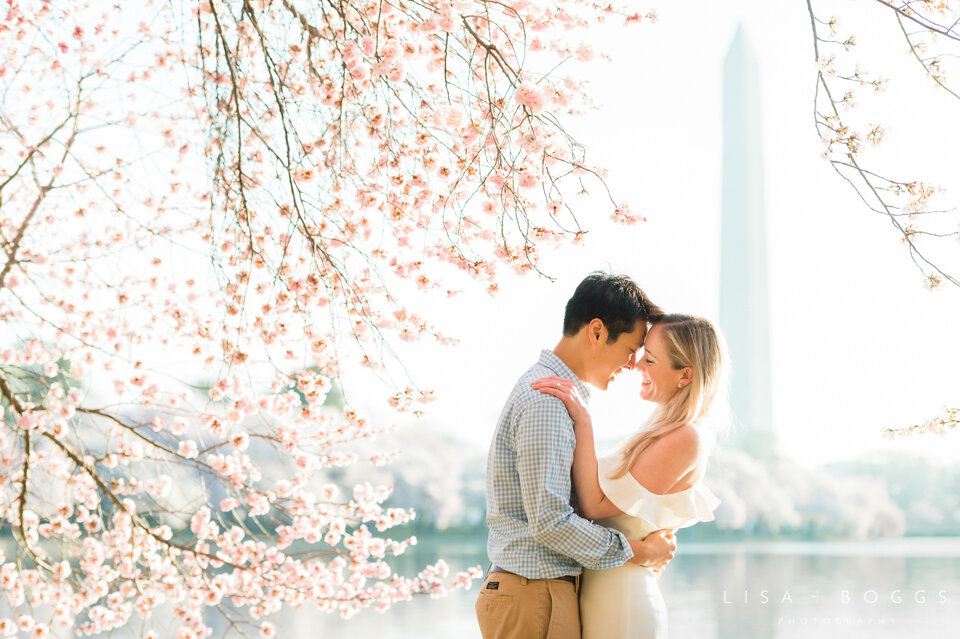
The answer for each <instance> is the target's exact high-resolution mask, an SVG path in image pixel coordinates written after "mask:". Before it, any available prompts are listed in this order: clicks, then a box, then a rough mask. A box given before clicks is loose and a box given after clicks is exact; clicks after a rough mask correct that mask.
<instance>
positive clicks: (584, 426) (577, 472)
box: [531, 377, 623, 519]
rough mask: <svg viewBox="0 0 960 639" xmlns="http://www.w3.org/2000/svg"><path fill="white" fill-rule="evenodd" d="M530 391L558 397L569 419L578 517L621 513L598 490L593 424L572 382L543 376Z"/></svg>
mask: <svg viewBox="0 0 960 639" xmlns="http://www.w3.org/2000/svg"><path fill="white" fill-rule="evenodd" d="M531 387H532V388H533V389H534V390H538V391H540V392H541V393H546V394H548V395H553V396H554V397H557V398H559V399H560V400H561V401H562V402H563V405H564V406H566V408H567V412H568V413H569V414H570V418H571V419H572V420H573V432H574V435H575V436H576V438H577V445H576V448H575V449H574V452H573V488H574V490H575V491H576V493H577V503H578V505H579V507H580V514H581V515H582V516H583V517H585V518H586V519H603V518H605V517H612V516H614V515H619V514H622V513H623V511H622V510H620V509H619V508H617V507H616V506H615V505H614V504H613V502H611V501H610V500H609V499H607V498H606V495H604V494H603V489H601V488H600V480H599V475H598V468H597V451H596V447H595V444H594V438H593V421H592V420H591V419H590V413H589V412H588V411H587V406H586V404H585V403H584V401H583V398H582V397H581V396H580V393H579V391H577V387H576V385H574V383H573V380H570V379H567V378H565V377H544V378H542V379H538V380H537V381H535V382H533V383H532V384H531Z"/></svg>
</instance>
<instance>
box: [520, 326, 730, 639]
mask: <svg viewBox="0 0 960 639" xmlns="http://www.w3.org/2000/svg"><path fill="white" fill-rule="evenodd" d="M643 351H644V352H643V357H642V358H641V359H640V360H639V361H637V362H636V363H635V364H633V365H632V366H631V367H632V368H634V369H635V370H639V371H640V373H641V375H642V376H643V380H642V390H641V391H640V397H641V398H643V399H645V400H648V401H651V402H655V403H656V404H657V409H656V410H655V411H654V413H653V415H652V416H651V417H650V419H649V420H648V421H647V423H646V425H645V427H644V428H643V429H641V430H640V432H638V433H637V434H636V435H634V436H633V437H632V438H631V439H629V440H628V441H627V443H626V444H625V445H624V446H622V447H620V448H619V449H618V450H617V451H616V452H615V453H613V454H612V455H609V456H607V457H601V458H600V459H597V456H596V452H595V449H594V438H593V425H592V423H591V420H590V414H589V413H588V412H587V409H586V406H585V405H584V403H583V400H582V398H581V397H580V395H579V393H578V392H577V389H576V387H575V386H574V384H573V382H572V380H569V379H564V378H562V377H545V378H543V379H539V380H537V381H536V382H534V383H533V388H535V389H537V390H539V391H541V392H543V393H547V394H549V395H553V396H555V397H558V398H560V399H561V400H563V403H564V405H565V406H566V408H567V411H568V412H569V413H570V417H571V418H572V419H573V422H574V432H575V434H576V438H577V444H576V449H575V452H574V460H573V485H574V489H575V490H576V493H577V500H578V502H579V507H580V513H581V514H582V515H583V516H584V517H586V518H588V519H595V520H599V521H598V523H600V524H602V525H604V526H607V527H609V528H614V529H617V530H619V531H621V532H622V533H624V535H626V536H627V538H629V539H642V538H644V537H646V536H647V535H649V534H650V533H652V532H654V531H656V530H662V529H677V528H683V527H686V526H691V525H693V524H695V523H697V522H698V521H711V520H713V510H714V509H715V508H716V506H717V504H719V503H720V502H719V500H718V499H717V498H716V497H715V496H714V495H713V494H712V493H711V492H710V491H709V490H707V489H706V488H705V487H702V486H700V485H699V482H700V480H701V478H702V477H703V474H704V471H705V470H706V458H707V453H708V448H709V446H708V444H707V441H708V440H709V437H708V432H707V430H706V423H707V421H708V417H709V416H710V413H711V412H713V413H717V412H719V411H718V410H716V409H717V408H720V407H723V406H724V405H725V403H726V402H725V390H726V382H727V362H726V359H727V358H726V353H725V347H724V344H723V339H722V337H721V336H720V333H719V331H718V330H717V329H716V328H715V327H714V326H713V324H711V323H710V322H708V321H707V320H705V319H702V318H699V317H693V316H690V315H666V316H664V317H663V318H662V319H660V320H658V321H657V322H656V323H655V324H654V325H653V326H652V327H651V328H650V331H649V332H648V333H647V337H646V340H645V341H644V346H643ZM711 409H714V410H713V411H711ZM580 618H581V623H582V629H583V635H582V636H583V639H598V638H603V639H624V638H627V637H632V638H636V639H641V638H642V639H666V637H667V612H666V606H665V605H664V601H663V597H662V595H661V594H660V588H659V586H658V585H657V574H656V573H655V572H654V571H653V570H651V569H649V568H645V567H643V566H636V565H633V564H624V565H623V566H620V567H619V568H611V569H609V570H584V572H583V578H582V582H581V588H580Z"/></svg>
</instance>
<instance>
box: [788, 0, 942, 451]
mask: <svg viewBox="0 0 960 639" xmlns="http://www.w3.org/2000/svg"><path fill="white" fill-rule="evenodd" d="M820 4H821V3H817V2H815V1H814V0H807V8H808V11H809V15H810V25H811V29H812V32H813V49H814V57H815V59H816V61H817V64H818V66H819V70H818V71H817V78H816V80H817V82H816V95H815V107H814V119H815V123H816V127H817V132H818V133H819V135H820V137H821V139H822V140H823V142H824V144H825V145H826V150H825V153H824V155H825V157H826V158H827V159H828V160H829V161H830V163H831V165H832V166H833V168H834V169H835V170H836V172H837V174H838V175H839V176H840V177H841V178H842V179H844V180H846V181H847V182H848V183H849V184H850V185H851V186H852V187H853V188H854V189H856V191H857V193H858V194H859V195H860V197H861V199H862V200H863V203H864V204H865V206H866V207H867V208H868V209H869V210H871V211H872V212H874V213H878V214H881V215H884V216H886V217H887V218H888V219H889V220H890V223H891V225H892V226H893V227H894V228H895V229H896V230H897V232H898V233H899V235H900V237H901V238H902V241H903V243H904V245H905V246H906V247H907V249H908V251H909V255H910V258H911V259H912V260H913V262H914V264H915V265H916V266H917V268H918V269H919V270H920V271H921V273H922V274H923V282H924V285H925V286H926V287H927V288H929V289H931V290H934V289H938V288H941V287H943V286H944V285H946V284H948V283H949V284H953V285H955V286H960V280H958V275H957V273H956V268H957V266H958V264H957V260H956V255H957V250H956V246H957V245H956V241H957V240H960V216H958V214H957V211H958V209H957V207H956V205H952V206H951V204H950V202H949V200H948V197H949V195H950V194H949V192H948V191H946V190H945V189H944V188H943V186H940V185H934V184H931V183H929V182H927V181H925V180H923V179H922V178H921V177H919V176H915V175H914V176H910V177H906V178H903V177H897V178H892V177H887V176H888V175H890V174H891V173H890V172H889V171H891V169H889V168H887V167H886V166H885V167H884V168H877V167H876V166H875V164H877V163H878V160H877V158H876V156H874V155H871V154H869V153H868V152H867V149H868V148H869V147H872V146H876V145H878V144H880V143H881V142H882V140H883V138H884V135H885V133H886V127H885V126H884V125H883V124H877V123H876V122H877V118H878V117H879V118H881V119H882V118H884V117H890V116H891V114H890V113H887V114H885V115H884V114H883V110H882V105H879V106H878V105H872V106H873V108H871V109H868V111H867V113H864V112H863V110H862V109H859V110H858V109H856V108H855V107H856V106H857V104H858V101H859V99H860V97H861V96H860V95H859V92H863V91H867V92H869V93H879V92H880V91H882V90H884V89H885V88H886V86H887V85H888V83H889V81H888V80H887V79H886V78H883V77H881V76H879V75H876V74H874V73H871V72H870V71H869V69H870V66H869V65H870V60H869V59H867V60H862V59H860V58H857V57H856V56H855V51H856V45H857V39H856V36H855V35H844V34H843V33H841V27H840V26H839V25H840V20H838V18H836V17H833V16H831V17H830V18H823V17H821V16H820V15H819V14H818V13H817V11H816V8H817V6H819V5H820ZM864 4H866V3H864ZM872 4H874V5H875V7H876V9H877V11H875V12H873V13H871V14H870V17H871V18H872V19H874V20H876V19H877V18H878V17H879V18H885V19H887V20H889V21H891V22H892V23H893V24H895V25H896V27H897V29H896V32H897V33H899V34H901V35H902V37H903V41H902V42H899V43H894V42H891V43H890V46H900V45H903V50H904V55H906V56H908V57H909V58H910V59H911V61H912V63H913V64H914V65H915V66H914V68H915V69H916V70H917V72H918V73H921V74H923V75H925V76H926V77H928V78H929V80H930V85H931V87H932V88H934V89H935V90H937V91H939V92H942V94H943V95H946V96H949V98H950V99H958V100H960V87H958V86H956V82H955V74H956V72H957V71H958V69H957V60H958V59H960V55H958V54H960V2H956V1H954V0H898V1H890V0H873V3H872ZM876 24H877V23H876V22H874V23H872V24H867V25H864V24H859V25H858V24H845V25H844V27H843V28H846V29H851V30H853V29H856V28H861V29H873V28H875V27H876ZM844 33H846V32H844ZM861 62H863V64H865V65H867V66H865V67H861V66H860V65H861ZM894 90H896V89H894ZM918 112H922V110H921V111H918ZM917 142H918V146H919V144H920V143H922V144H923V145H929V144H934V145H936V144H938V143H942V144H948V141H947V140H938V139H936V136H931V137H930V138H927V139H923V140H918V141H917ZM924 148H925V147H924ZM919 152H920V150H919V148H918V153H919ZM912 159H913V158H911V157H904V158H899V161H898V162H896V163H895V164H894V166H895V168H894V169H892V171H894V172H903V173H906V174H908V175H909V173H910V172H911V171H914V170H915V169H914V168H913V167H912V166H911V165H912V164H913V162H912ZM944 207H947V208H944ZM958 414H960V410H958V409H957V408H955V407H944V408H943V410H942V411H940V413H939V414H938V415H936V416H934V417H931V418H929V419H926V420H923V421H921V422H918V423H915V424H910V425H907V426H896V427H887V428H884V429H882V434H883V436H885V437H888V438H898V437H903V436H907V435H913V434H920V433H935V434H941V435H942V434H945V433H947V432H951V431H954V430H956V428H957V424H958Z"/></svg>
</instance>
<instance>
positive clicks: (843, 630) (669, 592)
mask: <svg viewBox="0 0 960 639" xmlns="http://www.w3.org/2000/svg"><path fill="white" fill-rule="evenodd" d="M439 557H443V558H444V559H445V560H446V561H447V562H448V563H449V564H450V567H451V573H454V572H456V571H459V570H463V569H466V568H468V567H470V566H474V565H478V564H482V565H483V566H484V567H486V554H485V551H484V548H483V541H482V540H480V539H472V540H471V539H468V540H457V541H452V540H449V539H443V538H440V539H439V540H427V539H422V540H421V543H420V545H418V546H415V547H413V548H411V549H410V550H409V551H408V553H407V554H406V555H403V556H401V557H398V558H397V562H396V569H397V570H398V572H400V573H401V574H404V575H413V574H416V572H418V571H419V570H420V569H421V568H422V567H423V566H425V565H426V564H427V563H431V562H433V561H435V560H436V559H437V558H439ZM660 583H661V588H662V590H663V594H664V598H665V599H666V602H667V608H668V610H669V616H670V637H671V638H672V639H689V638H694V637H695V638H696V639H731V638H736V639H814V638H817V639H819V638H821V637H823V638H831V639H832V638H838V639H867V638H870V639H892V638H904V639H906V638H910V639H914V638H916V637H921V638H922V639H939V638H941V637H943V638H946V637H951V638H953V637H956V636H957V635H958V629H960V538H940V539H936V538H934V539H913V540H911V539H896V540H884V541H877V542H845V543H798V542H754V543H724V544H718V543H694V542H685V541H683V540H682V539H681V541H680V549H679V553H678V555H677V558H676V559H674V561H673V563H671V565H670V567H669V568H668V570H667V572H666V573H665V574H664V575H663V577H662V578H661V582H660ZM477 585H478V584H477ZM476 592H477V590H476V585H475V586H474V587H473V588H472V589H471V590H469V591H466V592H464V591H458V592H455V593H453V594H452V595H450V596H448V597H444V598H440V599H431V598H430V597H426V596H422V597H416V598H414V600H413V601H410V602H405V603H402V604H399V605H397V606H395V607H393V608H391V609H390V610H388V611H387V612H386V613H382V614H381V613H378V612H376V611H375V610H372V609H370V610H364V611H362V612H361V613H359V614H358V615H357V616H355V617H354V618H352V619H350V620H347V621H344V620H342V619H340V618H339V617H337V616H335V615H328V614H325V613H320V612H318V611H316V610H315V609H313V610H311V609H310V608H309V607H307V606H304V608H302V609H301V610H283V611H282V612H281V613H279V614H276V615H273V616H272V617H271V618H270V621H272V622H273V623H274V624H275V625H276V626H277V630H278V632H277V636H279V637H288V638H293V639H299V638H300V637H334V636H341V635H342V636H353V637H376V638H377V639H414V638H416V639H440V638H444V639H445V638H448V637H452V638H457V639H461V638H462V639H480V632H479V630H478V629H477V626H476V621H475V619H474V611H473V604H474V599H475V597H476ZM0 613H2V615H7V614H9V611H8V610H7V609H6V607H5V606H2V605H0ZM155 621H159V620H155ZM210 621H211V623H213V625H214V628H215V630H216V631H215V633H214V636H221V635H222V634H223V631H224V630H225V628H224V627H223V624H222V622H221V623H218V622H217V621H215V620H214V619H212V618H211V619H210ZM140 623H141V622H140V621H139V620H138V619H137V620H135V621H134V623H133V624H131V626H130V627H128V628H125V629H123V630H122V631H119V632H115V633H113V634H112V635H111V636H112V637H114V638H115V639H121V638H122V639H128V638H132V637H135V636H137V635H138V633H137V632H136V629H137V628H138V627H139V625H140ZM161 625H162V624H161ZM255 628H256V626H254V627H253V628H249V627H248V628H246V630H247V631H248V635H249V636H257V633H256V629H255ZM161 636H172V633H170V634H168V633H167V632H161ZM229 636H238V634H237V633H236V632H234V633H232V634H230V635H229Z"/></svg>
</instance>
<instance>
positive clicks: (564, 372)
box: [540, 349, 590, 401]
mask: <svg viewBox="0 0 960 639" xmlns="http://www.w3.org/2000/svg"><path fill="white" fill-rule="evenodd" d="M540 364H541V365H542V366H546V367H547V368H549V369H550V370H552V371H553V372H554V373H556V374H557V375H559V376H560V377H566V378H567V379H572V380H573V382H574V384H576V386H577V390H578V391H580V396H581V397H583V399H584V401H587V400H589V399H590V389H589V388H587V385H586V384H584V383H583V382H581V381H580V378H578V377H577V376H576V375H574V374H573V371H572V370H570V367H569V366H567V365H566V364H564V363H563V360H562V359H560V358H559V357H557V356H556V354H554V352H553V351H548V350H547V349H543V350H542V351H540Z"/></svg>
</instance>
